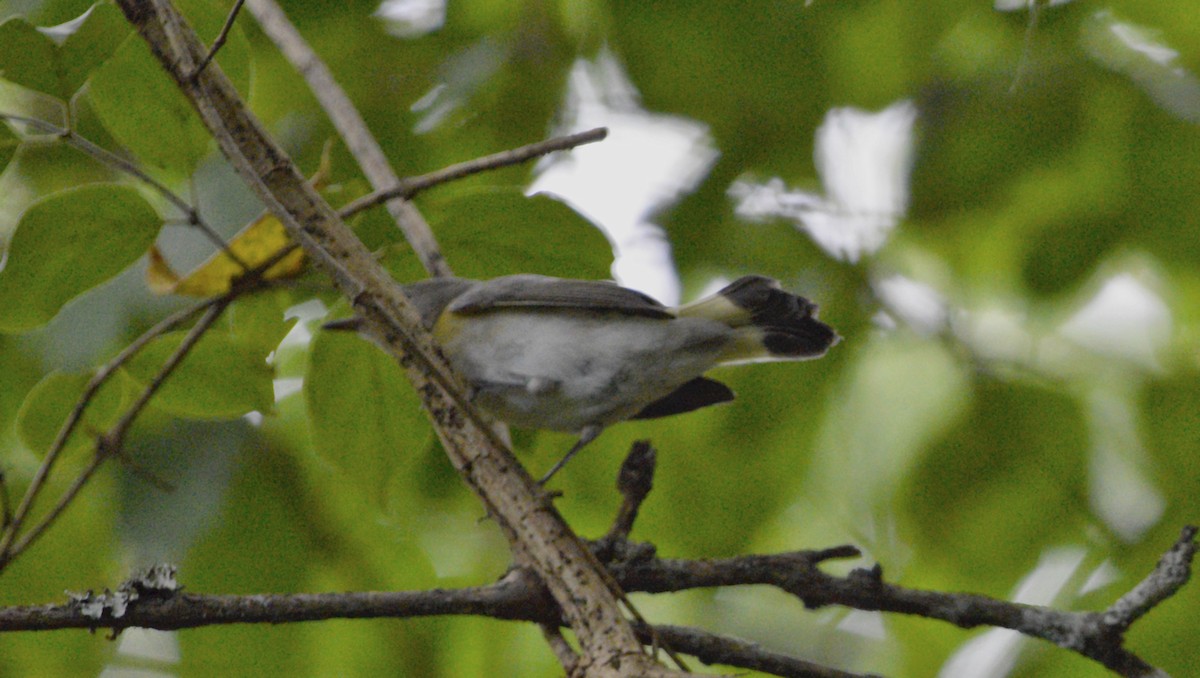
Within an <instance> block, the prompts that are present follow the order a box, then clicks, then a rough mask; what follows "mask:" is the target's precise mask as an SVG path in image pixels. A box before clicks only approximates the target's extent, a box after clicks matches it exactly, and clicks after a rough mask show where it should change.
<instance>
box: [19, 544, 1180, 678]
mask: <svg viewBox="0 0 1200 678" xmlns="http://www.w3.org/2000/svg"><path fill="white" fill-rule="evenodd" d="M1196 534H1197V530H1196V528H1194V527H1187V528H1185V529H1184V530H1183V531H1182V534H1181V535H1180V538H1179V540H1178V541H1177V542H1176V543H1175V544H1174V545H1172V547H1171V548H1170V549H1169V550H1168V551H1167V552H1166V553H1165V554H1164V555H1163V557H1162V559H1161V560H1160V562H1159V564H1158V566H1157V567H1156V568H1155V569H1154V571H1153V572H1151V573H1150V575H1148V576H1147V577H1146V578H1145V579H1144V580H1143V581H1142V582H1140V583H1139V584H1138V585H1137V586H1136V587H1134V589H1133V590H1132V591H1130V592H1129V593H1127V594H1125V595H1124V596H1122V597H1121V598H1120V599H1118V601H1117V602H1116V603H1114V604H1113V606H1112V607H1110V608H1109V609H1108V610H1105V611H1103V612H1086V611H1085V612H1071V611H1063V610H1055V609H1052V608H1048V607H1041V606H1036V605H1024V604H1020V603H1012V602H1007V601H1003V600H996V599H994V598H988V597H987V596H981V595H976V594H969V593H944V592H938V591H923V590H918V589H909V588H905V587H901V586H896V585H894V584H889V583H887V582H885V581H883V577H882V571H881V570H880V568H878V567H876V568H873V569H869V570H866V569H860V570H855V571H853V572H851V573H850V574H848V575H846V576H844V577H843V576H836V575H831V574H828V573H826V572H824V571H822V570H821V569H820V565H821V564H822V563H823V562H825V561H828V560H831V559H839V558H848V557H855V556H857V555H858V550H857V549H855V548H854V547H850V546H839V547H834V548H830V549H822V550H814V551H796V552H792V553H781V554H772V555H751V556H739V557H733V558H724V559H715V560H676V559H662V558H657V557H656V556H655V555H654V549H653V547H652V546H649V545H646V544H636V543H632V542H626V541H624V540H612V539H606V540H602V541H601V542H597V543H596V544H595V546H596V547H597V550H598V551H599V552H600V553H601V554H602V555H603V556H604V559H605V560H607V561H608V562H607V565H608V567H609V568H610V570H611V572H612V574H613V576H614V577H615V578H616V579H617V581H618V582H620V584H621V586H622V588H623V589H624V590H626V591H629V592H635V591H636V592H647V593H665V592H677V591H683V590H687V589H693V588H711V587H725V586H742V585H748V584H767V585H771V586H775V587H777V588H780V589H782V590H784V591H787V592H789V593H791V594H792V595H794V596H796V597H797V598H799V599H800V600H801V601H802V602H803V603H804V605H805V606H807V607H810V608H816V607H823V606H827V605H842V606H846V607H851V608H855V609H860V610H873V611H882V612H899V613H904V614H912V615H917V616H921V617H926V618H930V619H938V620H942V621H946V622H949V623H951V624H954V625H956V626H960V627H962V628H973V627H977V626H995V627H1002V628H1008V629H1012V630H1014V631H1018V632H1020V633H1022V634H1024V635H1027V636H1031V637H1035V638H1041V639H1043V640H1047V641H1050V642H1052V643H1054V644H1056V645H1058V646H1060V647H1063V648H1066V649H1069V650H1072V651H1074V652H1077V653H1079V654H1081V655H1083V656H1085V657H1088V658H1090V659H1093V660H1095V661H1097V662H1099V663H1101V664H1103V665H1104V666H1106V667H1108V668H1109V669H1111V670H1113V671H1114V672H1116V673H1117V674H1119V675H1122V676H1154V675H1162V674H1161V673H1159V672H1157V671H1156V669H1154V667H1152V666H1150V665H1149V664H1148V663H1146V662H1145V661H1144V660H1142V659H1140V658H1139V657H1137V656H1136V655H1134V654H1133V653H1131V652H1129V651H1128V650H1126V649H1125V648H1124V647H1123V646H1122V643H1123V640H1124V632H1125V631H1126V630H1127V629H1128V627H1129V625H1130V624H1132V623H1133V622H1134V621H1136V620H1137V619H1138V618H1140V617H1141V616H1142V615H1144V614H1145V613H1146V612H1148V611H1149V609H1151V608H1152V607H1153V606H1154V605H1156V604H1158V603H1160V602H1162V601H1163V600H1165V599H1167V598H1169V597H1170V596H1171V595H1172V594H1173V593H1174V592H1175V591H1177V590H1178V589H1179V588H1180V587H1181V586H1182V585H1183V584H1184V583H1186V582H1187V581H1188V579H1189V578H1190V575H1191V564H1192V561H1193V559H1194V556H1195V553H1196V548H1197V544H1196V542H1195V539H1196ZM155 593H156V592H155V591H143V595H142V596H141V599H139V600H137V601H135V602H134V603H131V604H129V605H128V606H127V607H126V606H124V605H123V606H122V608H121V612H122V613H121V615H120V616H115V615H114V614H113V612H112V610H111V609H110V608H107V607H104V606H100V609H101V610H102V611H101V612H99V613H97V612H96V609H97V607H96V606H95V605H94V604H93V606H92V607H91V608H90V611H88V613H87V614H85V609H88V608H87V607H86V605H84V604H82V603H81V602H80V601H81V600H84V599H83V598H78V597H77V598H76V599H75V600H74V601H73V602H70V603H67V604H63V605H38V606H22V607H9V608H0V631H44V630H51V629H66V628H87V629H96V628H111V629H113V630H115V631H119V630H121V629H124V628H128V627H131V626H138V627H144V628H153V629H161V630H174V629H182V628H192V627H197V626H209V625H216V624H237V623H273V624H278V623H286V622H301V621H317V620H323V619H334V618H343V619H347V618H348V619H364V618H374V617H391V618H405V617H423V616H432V615H479V616H486V617H491V618H494V619H502V620H517V621H527V622H533V623H537V624H543V625H560V624H562V619H561V615H560V613H559V611H558V608H557V606H556V605H555V603H554V600H553V598H552V597H551V596H550V595H549V594H548V593H547V591H546V590H545V588H543V587H542V586H541V585H540V584H539V583H537V581H536V579H535V577H534V576H533V575H532V574H531V573H530V572H529V571H528V570H526V569H523V568H517V569H514V570H512V571H510V572H509V573H508V574H507V575H505V577H504V578H503V579H502V580H501V581H499V582H497V583H495V584H492V585H490V586H480V587H474V588H463V589H431V590H427V591H401V592H362V593H315V594H280V595H250V596H229V595H201V594H190V593H180V592H177V591H175V589H174V588H173V587H171V588H169V589H167V590H165V591H163V592H162V594H161V595H155ZM86 600H87V601H89V602H93V603H94V599H93V598H91V597H88V598H86ZM653 631H654V634H655V637H656V638H657V640H658V641H659V642H664V643H668V644H669V645H670V646H671V647H672V648H673V649H674V650H676V651H678V652H683V653H686V654H691V655H693V656H696V657H698V658H700V659H701V660H702V661H705V662H709V663H722V664H729V665H733V666H739V667H744V668H754V669H757V670H762V671H770V672H773V673H776V674H777V675H787V676H792V675H796V676H810V677H811V676H850V675H852V674H847V673H842V672H836V671H834V670H832V669H826V668H824V667H819V666H815V665H808V664H807V663H806V662H803V661H802V660H798V659H795V658H793V657H788V656H786V655H779V654H777V653H772V652H769V651H767V650H764V649H762V648H759V647H757V646H755V645H754V644H752V643H747V642H745V641H739V640H736V639H731V638H727V637H723V636H719V635H716V634H712V633H710V632H707V631H702V630H695V629H684V630H681V629H679V628H677V627H663V626H655V627H653ZM639 633H640V634H641V635H643V638H644V639H645V640H647V642H650V641H649V638H650V635H649V634H650V627H649V626H646V625H643V626H641V627H640V628H639ZM822 671H824V673H822ZM830 671H833V672H830Z"/></svg>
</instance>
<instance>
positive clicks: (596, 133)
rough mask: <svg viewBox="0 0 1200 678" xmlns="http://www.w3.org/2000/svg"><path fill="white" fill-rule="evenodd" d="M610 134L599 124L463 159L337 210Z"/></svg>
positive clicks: (348, 211)
mask: <svg viewBox="0 0 1200 678" xmlns="http://www.w3.org/2000/svg"><path fill="white" fill-rule="evenodd" d="M606 136H608V129H607V128H605V127H597V128H595V129H590V130H588V131H586V132H579V133H577V134H568V135H566V136H561V137H554V138H552V139H547V140H545V141H539V142H537V143H533V144H528V145H526V146H521V147H519V148H513V149H510V150H507V151H500V152H499V153H493V154H492V155H485V156H483V157H482V158H476V159H474V160H468V161H466V162H460V163H457V164H455V165H450V166H449V167H445V168H443V169H440V170H437V171H436V172H430V173H429V174H422V175H420V176H416V177H410V178H408V179H403V180H401V181H400V182H399V183H398V184H397V185H395V186H393V187H392V188H388V189H385V190H379V191H376V192H374V193H371V194H369V195H364V196H363V197H361V198H359V199H357V200H355V201H353V202H351V203H349V204H348V205H345V206H343V207H342V208H341V209H340V210H338V214H339V215H340V216H341V217H342V218H343V219H347V218H349V217H351V216H353V215H355V214H358V213H359V212H362V211H363V210H366V209H370V208H372V207H374V206H376V205H378V204H380V203H382V202H386V201H388V200H391V199H392V198H405V199H411V198H412V197H413V196H415V195H416V194H418V193H420V192H421V191H424V190H426V189H429V188H432V187H434V186H437V185H438V184H444V183H447V182H450V181H454V180H456V179H462V178H463V177H467V176H470V175H472V174H478V173H480V172H488V171H491V170H496V169H500V168H502V167H511V166H512V165H519V164H521V163H524V162H529V161H530V160H533V159H535V158H540V157H542V156H543V155H548V154H550V153H554V152H556V151H565V150H569V149H572V148H575V147H576V146H582V145H584V144H591V143H595V142H597V141H600V140H602V139H604V138H605V137H606Z"/></svg>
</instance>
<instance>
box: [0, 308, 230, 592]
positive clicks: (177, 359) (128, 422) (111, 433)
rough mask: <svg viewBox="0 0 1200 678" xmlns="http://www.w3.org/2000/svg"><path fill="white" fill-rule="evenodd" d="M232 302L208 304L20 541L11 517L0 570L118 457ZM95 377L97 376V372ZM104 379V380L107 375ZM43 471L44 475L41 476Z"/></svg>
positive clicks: (87, 397)
mask: <svg viewBox="0 0 1200 678" xmlns="http://www.w3.org/2000/svg"><path fill="white" fill-rule="evenodd" d="M233 299H234V297H233V296H230V295H226V296H224V297H221V298H219V299H216V300H214V301H212V302H211V303H209V304H207V306H206V309H205V313H204V316H203V317H201V318H200V320H199V321H198V322H197V323H196V324H195V325H194V326H193V327H192V329H191V330H189V331H188V333H187V335H186V336H185V337H184V338H183V341H182V342H180V344H179V346H178V347H177V348H176V349H175V351H174V352H173V353H172V354H171V355H170V356H169V357H168V358H167V360H166V361H165V362H164V363H163V365H162V367H161V368H159V371H158V373H157V374H155V375H154V379H152V380H151V381H150V383H149V384H147V385H146V388H145V389H143V390H142V393H141V395H140V396H139V397H138V399H137V400H136V401H134V403H133V404H132V405H130V406H129V408H128V409H126V410H125V413H124V414H123V415H122V416H121V419H120V420H118V421H117V423H116V424H114V425H113V427H112V428H111V429H109V430H108V432H106V433H105V434H103V435H101V436H100V438H99V440H98V441H97V443H96V452H95V454H93V455H92V460H91V462H89V463H88V465H87V466H86V467H84V469H83V471H81V472H80V473H79V475H78V476H77V477H76V478H75V481H74V482H73V483H71V486H70V487H69V488H67V489H66V491H64V492H63V493H62V495H61V496H60V497H59V498H58V502H57V503H55V505H54V507H53V508H51V509H50V511H49V512H47V513H46V515H44V516H42V519H41V520H39V521H38V522H37V523H36V524H35V525H34V526H33V527H31V528H29V529H28V530H26V531H25V532H24V533H23V534H22V535H21V536H20V537H19V538H17V536H16V535H17V529H18V528H19V527H20V520H18V519H16V518H14V520H13V524H12V525H10V527H9V530H8V532H7V533H5V535H4V536H5V542H4V544H3V545H2V547H0V569H3V568H4V566H5V565H7V564H8V563H9V562H11V561H12V559H13V558H16V557H17V556H19V555H20V554H21V553H22V552H24V551H25V550H26V549H28V548H29V546H30V545H31V544H33V543H34V542H35V541H37V539H38V537H40V536H42V534H43V533H44V532H45V531H46V528H48V527H50V525H52V524H54V521H55V520H58V516H59V515H61V514H62V512H63V511H65V510H66V508H67V507H68V506H70V505H71V502H73V501H74V500H75V497H76V496H78V495H79V493H80V491H82V490H83V487H84V485H86V484H87V483H88V481H89V480H91V478H92V476H93V475H95V473H96V471H97V470H98V469H99V468H100V466H101V465H102V464H103V463H104V462H105V461H107V460H108V459H110V458H111V457H114V456H116V455H118V454H120V452H121V449H122V448H123V446H124V441H125V436H126V434H127V433H128V432H129V429H130V427H131V426H133V422H134V421H135V420H136V419H137V417H138V415H140V414H141V413H142V410H144V409H145V408H146V405H147V404H149V402H150V399H151V398H152V397H154V394H155V393H157V392H158V389H159V388H160V387H162V385H163V382H165V381H166V379H167V377H169V376H170V375H171V373H172V372H174V371H175V368H176V367H178V366H179V364H180V363H181V362H183V359H184V358H185V357H187V354H188V353H190V352H191V350H192V348H193V347H195V345H196V343H197V342H198V341H200V338H201V337H203V336H204V334H205V333H206V332H207V331H208V330H209V328H211V327H212V326H213V324H214V323H215V322H216V321H217V318H219V317H221V313H222V312H224V310H225V308H226V307H228V306H229V304H230V303H231V302H232V301H233ZM147 334H149V333H147ZM143 336H146V335H143ZM135 343H137V342H135ZM144 345H145V344H144V343H143V344H141V345H139V346H138V349H140V348H141V347H142V346H144ZM132 346H133V345H132V344H131V345H130V347H132ZM130 347H126V350H125V351H123V352H122V354H123V355H124V354H125V353H126V352H128V351H129V348H130ZM126 359H127V358H126ZM97 376H99V373H98V375H97ZM105 378H106V379H107V375H106V376H105ZM93 381H96V379H95V378H93ZM96 390H99V386H97V387H96ZM94 393H95V391H92V392H90V393H89V392H85V394H84V398H81V399H80V405H78V406H77V407H76V410H75V411H73V412H72V413H71V417H70V418H69V419H68V421H67V423H66V424H64V425H63V430H66V429H67V428H68V425H69V426H70V427H72V428H73V427H74V425H75V424H76V423H77V422H78V421H79V417H80V416H82V412H83V409H84V408H85V407H86V406H87V403H89V402H91V399H92V397H93V396H94ZM77 412H78V413H79V415H78V416H77V415H76V413H77ZM68 435H69V434H68ZM60 439H61V440H62V441H63V444H65V440H66V438H65V437H62V434H61V431H60ZM56 447H57V449H58V451H59V452H61V450H62V447H63V445H62V444H58V443H57V441H56ZM56 456H57V455H56ZM51 465H52V462H51V463H46V462H43V464H42V466H41V467H40V468H39V469H38V472H39V475H38V476H37V477H35V481H38V482H39V487H40V486H42V485H44V483H45V480H46V476H47V475H48V474H49V472H50V467H51ZM43 469H44V470H45V473H42V471H43ZM36 494H37V493H36V492H34V491H33V486H32V485H31V486H30V491H28V492H26V501H22V502H21V506H20V507H19V508H18V516H19V518H20V519H21V520H23V519H24V517H25V515H26V513H27V512H28V510H29V508H30V506H32V504H33V498H34V497H35V496H36ZM22 509H24V512H22V511H21V510H22Z"/></svg>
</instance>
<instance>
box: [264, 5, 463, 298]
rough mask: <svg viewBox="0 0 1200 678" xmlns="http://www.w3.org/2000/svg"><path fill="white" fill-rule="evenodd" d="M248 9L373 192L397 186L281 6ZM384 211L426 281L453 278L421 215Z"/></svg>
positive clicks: (401, 204) (407, 206) (404, 203)
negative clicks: (296, 74)
mask: <svg viewBox="0 0 1200 678" xmlns="http://www.w3.org/2000/svg"><path fill="white" fill-rule="evenodd" d="M247 8H248V9H249V10H250V13H251V14H253V15H254V18H255V19H257V20H258V24H259V26H261V27H262V29H263V32H264V33H266V34H267V37H269V38H270V39H271V40H272V41H273V42H274V43H275V45H276V46H277V47H279V51H280V52H281V53H282V54H283V56H284V57H285V58H286V59H287V60H288V61H289V62H291V64H292V65H293V66H295V68H296V70H297V71H299V72H300V75H301V76H303V77H304V79H305V80H306V81H307V82H308V86H309V88H310V89H311V90H312V92H313V94H314V95H315V96H316V97H317V101H319V102H320V103H321V106H322V107H324V108H325V112H326V113H328V114H329V118H330V120H332V121H333V126H334V127H335V128H336V129H337V131H338V134H340V135H341V137H342V140H343V141H345V142H346V147H347V148H348V149H349V150H350V153H351V154H352V155H353V156H354V158H355V159H356V160H357V161H358V164H359V167H361V168H362V171H363V174H364V175H366V177H367V181H369V182H370V183H371V186H372V187H373V188H374V189H375V190H376V191H381V190H383V189H386V188H390V187H392V186H395V185H397V184H399V183H400V178H399V177H397V176H396V173H395V172H394V171H393V170H392V166H391V164H389V163H388V160H387V156H386V155H384V153H383V149H382V148H380V146H379V142H377V141H376V140H375V137H374V136H372V135H371V131H370V130H369V129H368V128H367V123H366V122H365V121H364V120H363V119H362V116H361V115H359V113H358V109H356V108H355V107H354V104H353V103H352V102H351V101H350V97H348V96H346V92H345V91H344V90H343V89H342V88H341V86H340V85H338V83H337V81H336V80H334V78H333V73H331V72H330V71H329V67H328V66H326V65H325V63H324V62H323V61H321V58H320V57H319V56H317V53H316V52H314V51H313V50H312V48H311V47H309V45H308V43H307V42H305V40H304V38H303V37H302V36H301V35H300V32H299V31H297V30H296V27H295V26H293V25H292V23H291V22H290V21H288V18H287V16H286V15H285V14H284V13H283V10H282V9H281V8H280V7H279V5H277V4H276V3H275V2H274V1H273V0H250V2H249V3H248V4H247ZM387 209H388V212H390V213H391V215H392V218H393V219H394V220H395V221H396V224H397V225H398V226H399V227H400V230H401V231H403V232H404V237H405V238H407V239H408V242H409V244H410V245H412V248H413V250H414V251H415V252H416V253H417V256H418V257H419V258H420V259H421V263H422V264H423V265H424V266H425V270H426V271H428V272H429V274H430V275H439V276H440V275H451V271H450V265H449V264H448V263H446V260H445V258H443V257H442V253H441V250H440V249H439V248H438V244H437V240H436V239H435V238H434V236H433V230H432V229H430V228H429V224H427V223H425V218H424V217H422V216H421V213H420V212H418V211H417V209H416V208H415V207H413V205H412V204H411V203H409V202H408V200H406V199H405V198H403V197H396V198H393V199H391V200H388V201H387Z"/></svg>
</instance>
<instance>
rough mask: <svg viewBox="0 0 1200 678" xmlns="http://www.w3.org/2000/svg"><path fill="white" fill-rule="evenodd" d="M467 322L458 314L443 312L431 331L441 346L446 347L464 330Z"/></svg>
mask: <svg viewBox="0 0 1200 678" xmlns="http://www.w3.org/2000/svg"><path fill="white" fill-rule="evenodd" d="M465 321H466V319H465V318H463V317H462V316H460V315H458V314H457V313H453V312H450V311H443V312H442V314H441V315H439V316H438V319H437V321H436V322H434V323H433V327H431V328H430V329H429V331H430V333H431V334H433V338H434V339H436V340H437V342H438V343H439V344H443V345H445V344H446V342H448V341H450V340H451V339H453V338H454V337H455V336H456V335H457V334H458V333H459V332H460V331H461V330H462V326H463V323H464V322H465Z"/></svg>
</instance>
